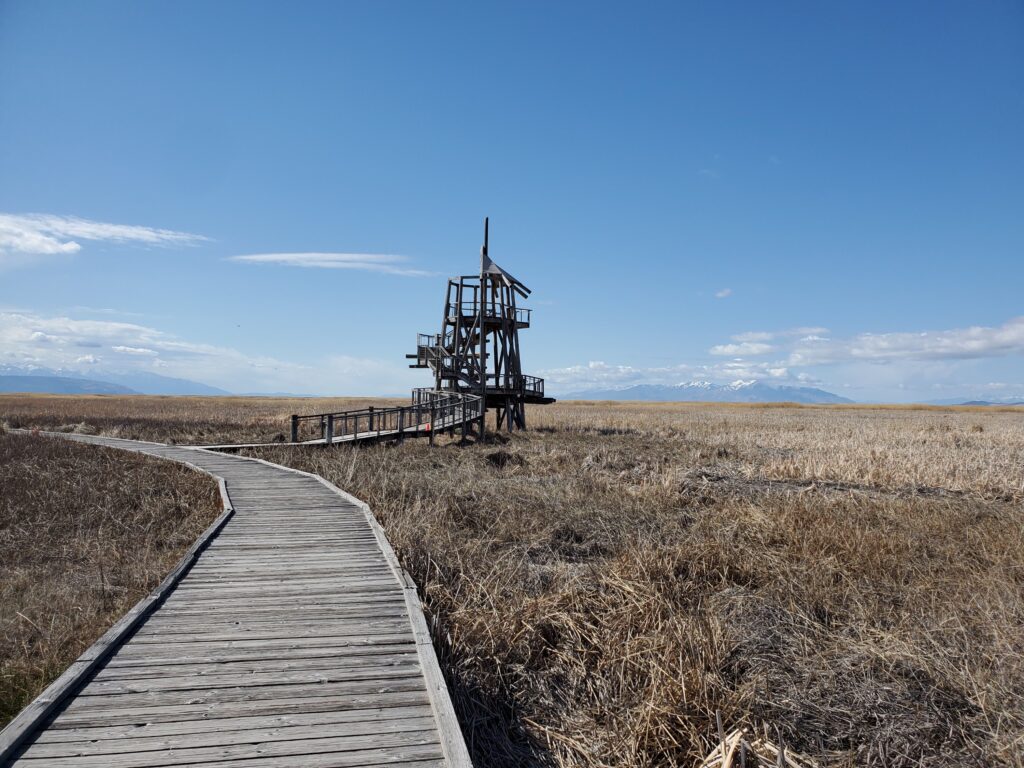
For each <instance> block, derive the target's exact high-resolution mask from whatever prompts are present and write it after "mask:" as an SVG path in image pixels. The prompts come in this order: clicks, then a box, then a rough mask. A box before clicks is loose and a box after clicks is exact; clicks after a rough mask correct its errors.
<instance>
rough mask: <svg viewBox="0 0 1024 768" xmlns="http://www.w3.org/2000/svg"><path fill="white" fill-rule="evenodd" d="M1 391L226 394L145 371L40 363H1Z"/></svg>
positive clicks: (216, 389) (103, 393) (191, 382)
mask: <svg viewBox="0 0 1024 768" xmlns="http://www.w3.org/2000/svg"><path fill="white" fill-rule="evenodd" d="M0 392H50V393H53V394H62V395H72V394H92V395H229V394H231V393H230V392H227V391H226V390H223V389H218V388H217V387H211V386H209V385H207V384H202V383H200V382H198V381H189V380H188V379H176V378H173V377H171V376H160V375H159V374H156V373H148V372H145V371H104V370H89V371H73V370H67V369H53V368H43V367H41V366H31V365H28V366H14V365H0Z"/></svg>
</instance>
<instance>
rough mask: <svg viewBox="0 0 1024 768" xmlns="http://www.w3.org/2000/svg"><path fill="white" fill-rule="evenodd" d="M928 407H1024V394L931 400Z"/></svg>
mask: <svg viewBox="0 0 1024 768" xmlns="http://www.w3.org/2000/svg"><path fill="white" fill-rule="evenodd" d="M927 404H928V405H1024V394H1021V395H1006V396H1004V397H974V398H971V397H954V398H946V399H945V400H929V401H928V403H927Z"/></svg>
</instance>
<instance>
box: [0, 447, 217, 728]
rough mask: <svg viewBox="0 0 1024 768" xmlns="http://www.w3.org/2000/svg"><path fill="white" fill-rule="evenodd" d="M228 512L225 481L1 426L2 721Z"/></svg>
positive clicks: (126, 454) (0, 625)
mask: <svg viewBox="0 0 1024 768" xmlns="http://www.w3.org/2000/svg"><path fill="white" fill-rule="evenodd" d="M219 511H220V494H219V491H218V490H217V485H216V483H215V482H214V481H213V480H212V479H211V478H209V477H206V476H204V475H201V474H199V473H196V472H193V471H191V470H189V469H187V468H185V467H183V466H181V465H178V464H173V463H171V462H163V461H158V460H156V459H150V458H146V457H142V456H136V455H134V454H128V453H125V452H122V451H115V450H112V449H108V448H100V447H98V446H91V445H81V444H78V443H72V442H70V441H64V440H54V439H49V438H43V437H33V436H29V435H24V434H6V435H5V434H2V429H0V726H2V725H4V724H5V723H6V722H7V721H8V720H9V719H10V718H12V717H13V716H14V715H16V714H17V713H18V711H19V710H20V709H21V708H22V707H23V706H25V705H26V704H27V703H28V702H29V701H31V700H32V699H33V698H34V697H35V696H37V695H38V694H39V693H40V692H42V690H43V689H44V688H45V687H46V686H47V685H48V684H49V683H50V682H51V681H52V680H53V679H54V678H56V677H58V676H59V675H60V673H61V672H63V671H64V669H65V668H67V666H68V665H69V664H70V663H71V662H72V661H74V660H75V659H76V658H77V657H78V656H79V655H80V654H81V653H82V651H84V650H85V649H86V648H87V647H88V646H89V645H90V644H91V643H93V642H94V641H95V640H96V639H97V638H99V636H100V635H102V634H103V633H104V632H105V631H106V630H107V629H108V628H109V627H110V625H112V624H113V623H114V622H115V621H117V619H118V618H120V617H121V616H122V615H123V614H124V613H125V612H126V611H127V610H128V609H129V608H130V607H131V606H132V605H134V604H135V603H136V602H137V601H138V600H140V599H141V598H142V597H144V596H145V595H146V594H148V593H149V592H150V591H152V589H153V588H154V587H156V585H157V584H158V583H159V582H160V580H161V579H162V578H163V577H164V576H165V575H166V574H167V573H168V572H169V571H170V569H171V568H172V567H173V565H174V563H175V562H176V561H177V560H178V558H179V557H181V555H182V554H183V553H184V551H185V550H186V549H188V547H189V546H190V545H191V544H192V542H193V541H194V540H195V539H196V538H197V537H198V536H199V534H200V533H201V532H202V531H203V529H204V528H205V527H206V526H207V525H209V524H210V522H212V521H213V519H214V518H215V517H216V516H217V514H218V513H219Z"/></svg>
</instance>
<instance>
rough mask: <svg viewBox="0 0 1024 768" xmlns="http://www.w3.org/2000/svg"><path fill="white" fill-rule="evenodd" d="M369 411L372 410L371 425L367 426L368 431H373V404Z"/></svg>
mask: <svg viewBox="0 0 1024 768" xmlns="http://www.w3.org/2000/svg"><path fill="white" fill-rule="evenodd" d="M369 411H370V425H369V427H367V431H368V432H373V406H372V405H371V406H370V408H369Z"/></svg>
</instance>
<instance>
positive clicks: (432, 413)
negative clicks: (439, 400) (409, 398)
mask: <svg viewBox="0 0 1024 768" xmlns="http://www.w3.org/2000/svg"><path fill="white" fill-rule="evenodd" d="M436 412H437V411H436V409H435V408H434V401H433V400H431V401H430V422H429V423H428V424H427V426H428V427H430V431H429V432H428V433H427V434H428V435H429V436H430V444H431V445H433V444H434V416H435V414H436Z"/></svg>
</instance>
